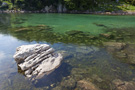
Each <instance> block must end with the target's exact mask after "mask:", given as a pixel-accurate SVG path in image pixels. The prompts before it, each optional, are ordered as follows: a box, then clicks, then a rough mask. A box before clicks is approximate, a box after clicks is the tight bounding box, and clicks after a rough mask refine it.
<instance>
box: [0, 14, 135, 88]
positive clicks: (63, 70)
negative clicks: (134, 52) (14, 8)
mask: <svg viewBox="0 0 135 90" xmlns="http://www.w3.org/2000/svg"><path fill="white" fill-rule="evenodd" d="M134 20H135V16H102V15H85V14H1V15H0V90H49V89H50V90H73V89H75V88H76V85H75V83H76V82H77V81H79V80H88V81H91V82H93V83H94V84H95V85H97V86H98V87H99V88H101V89H103V90H110V87H111V86H110V84H111V82H112V80H114V79H121V80H127V81H130V80H133V79H134V78H135V77H134V76H135V66H133V65H130V64H126V63H124V62H121V61H120V60H118V59H117V58H114V57H113V56H112V55H111V54H109V53H108V52H107V50H106V49H105V48H104V47H101V46H99V45H95V44H86V43H83V42H81V43H76V42H77V41H75V42H69V41H62V40H59V41H55V39H54V40H49V39H46V38H43V37H42V36H41V37H39V36H38V33H43V32H40V31H38V32H37V33H32V34H29V33H30V32H28V31H23V32H19V33H15V32H13V31H12V30H11V28H13V29H14V28H16V27H23V28H24V27H27V26H37V25H48V26H49V27H51V29H52V31H51V34H52V33H57V34H58V33H59V34H62V35H64V34H65V33H66V32H67V31H71V30H79V31H83V32H87V33H90V34H92V35H99V34H101V33H105V32H107V30H108V29H110V28H134V26H135V22H134ZM21 35H22V36H21ZM27 35H29V36H27ZM39 35H43V36H44V35H45V33H44V34H39ZM34 36H35V37H34ZM37 36H38V37H37ZM73 38H74V36H73ZM56 40H57V39H56ZM65 40H67V39H65ZM78 41H79V39H78ZM35 43H40V44H44V43H47V44H49V45H51V46H52V47H53V48H54V49H55V50H56V51H61V52H65V53H66V55H65V56H64V60H63V62H62V64H61V66H60V67H59V68H58V69H56V70H55V71H54V72H53V73H51V74H50V75H49V76H48V77H45V78H43V79H42V80H41V81H39V83H37V84H34V83H32V82H31V81H29V80H27V79H26V78H25V76H24V75H23V74H22V73H21V72H19V70H18V67H17V65H16V62H15V60H14V59H13V58H12V56H13V55H14V53H15V50H16V47H18V46H20V45H27V44H35ZM97 78H98V79H97ZM70 83H73V84H72V85H70Z"/></svg>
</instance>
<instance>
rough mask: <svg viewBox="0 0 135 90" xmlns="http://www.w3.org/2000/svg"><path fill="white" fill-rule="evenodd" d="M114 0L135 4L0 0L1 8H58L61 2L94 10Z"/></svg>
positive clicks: (87, 0) (104, 0)
mask: <svg viewBox="0 0 135 90" xmlns="http://www.w3.org/2000/svg"><path fill="white" fill-rule="evenodd" d="M114 2H115V3H119V2H125V3H128V4H132V5H135V0H0V9H25V10H41V9H43V8H44V7H45V6H49V5H53V6H54V7H56V8H57V7H58V4H60V3H61V4H62V5H64V6H66V8H67V9H69V10H89V9H91V10H92V9H94V8H98V7H104V6H105V5H108V3H109V4H110V3H114Z"/></svg>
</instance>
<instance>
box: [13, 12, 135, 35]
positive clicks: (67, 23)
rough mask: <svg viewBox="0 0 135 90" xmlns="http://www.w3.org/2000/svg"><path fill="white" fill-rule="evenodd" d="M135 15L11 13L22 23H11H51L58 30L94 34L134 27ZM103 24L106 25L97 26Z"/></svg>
mask: <svg viewBox="0 0 135 90" xmlns="http://www.w3.org/2000/svg"><path fill="white" fill-rule="evenodd" d="M134 20H135V16H100V15H85V14H77V15H74V14H19V15H18V14H17V15H11V21H13V22H15V21H18V22H20V23H21V24H19V23H18V24H14V23H11V26H13V27H15V26H35V25H42V24H43V25H49V26H51V27H52V28H53V30H54V31H56V32H60V33H63V32H66V31H70V30H81V31H85V32H90V33H92V34H99V33H102V32H104V31H103V30H102V29H104V28H105V27H106V28H107V27H108V28H122V27H134V25H135V22H134ZM95 24H101V25H104V26H105V27H104V26H100V27H99V26H97V25H95Z"/></svg>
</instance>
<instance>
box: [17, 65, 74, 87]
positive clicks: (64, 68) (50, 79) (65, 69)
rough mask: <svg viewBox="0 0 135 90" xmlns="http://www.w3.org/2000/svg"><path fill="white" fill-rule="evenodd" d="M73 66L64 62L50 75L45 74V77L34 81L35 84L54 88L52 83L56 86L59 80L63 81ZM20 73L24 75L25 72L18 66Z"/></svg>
mask: <svg viewBox="0 0 135 90" xmlns="http://www.w3.org/2000/svg"><path fill="white" fill-rule="evenodd" d="M71 69H72V67H71V66H70V65H69V64H67V63H64V62H63V63H62V64H61V65H60V67H58V68H57V69H55V70H54V71H53V72H52V73H51V74H49V75H47V76H46V75H45V76H44V77H43V78H41V79H39V80H36V81H32V83H33V85H34V86H35V87H36V88H42V87H49V89H51V88H52V86H51V85H52V84H54V85H53V87H55V86H56V85H55V84H57V83H58V82H61V80H62V78H63V77H67V76H69V75H70V71H71ZM18 73H21V74H23V75H24V72H23V71H22V70H20V68H19V67H18Z"/></svg>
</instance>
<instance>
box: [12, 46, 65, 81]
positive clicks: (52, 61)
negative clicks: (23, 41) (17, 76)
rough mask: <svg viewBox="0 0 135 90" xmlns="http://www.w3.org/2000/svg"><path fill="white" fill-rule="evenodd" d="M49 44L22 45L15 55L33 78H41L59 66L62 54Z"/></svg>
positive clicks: (27, 73)
mask: <svg viewBox="0 0 135 90" xmlns="http://www.w3.org/2000/svg"><path fill="white" fill-rule="evenodd" d="M54 51H55V50H54V49H53V48H51V47H50V46H49V45H47V44H33V45H22V46H20V47H17V49H16V53H15V55H14V56H13V57H14V59H15V61H16V62H17V64H18V66H19V67H20V68H21V70H23V71H24V72H25V75H26V77H28V78H30V79H31V80H35V79H40V78H42V77H43V76H44V75H48V74H50V73H51V72H53V71H54V70H55V69H56V68H58V67H59V65H60V64H61V61H62V58H63V57H62V55H61V54H60V53H55V52H54Z"/></svg>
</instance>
